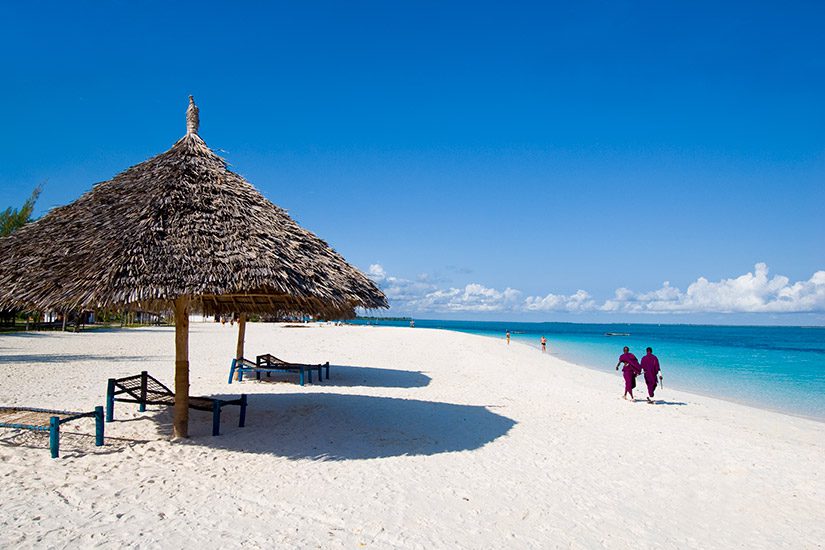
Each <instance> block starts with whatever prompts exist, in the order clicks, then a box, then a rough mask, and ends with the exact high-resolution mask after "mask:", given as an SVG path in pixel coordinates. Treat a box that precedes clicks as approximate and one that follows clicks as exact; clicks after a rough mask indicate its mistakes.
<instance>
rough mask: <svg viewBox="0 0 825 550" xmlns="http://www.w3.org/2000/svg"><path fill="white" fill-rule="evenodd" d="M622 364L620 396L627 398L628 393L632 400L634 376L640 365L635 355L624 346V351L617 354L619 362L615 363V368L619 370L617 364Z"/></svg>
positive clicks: (634, 385) (637, 372)
mask: <svg viewBox="0 0 825 550" xmlns="http://www.w3.org/2000/svg"><path fill="white" fill-rule="evenodd" d="M622 364H623V365H624V366H623V367H622V375H623V376H624V395H623V396H622V398H623V399H627V396H628V395H630V399H632V400H633V401H635V400H636V398H635V397H633V388H635V387H636V377H637V376H638V375H639V373H640V372H642V367H641V365H639V360H638V359H636V356H635V355H633V354H632V353H630V348H629V347H627V346H625V347H624V353H622V354H621V355H620V356H619V362H618V363H616V370H619V365H622Z"/></svg>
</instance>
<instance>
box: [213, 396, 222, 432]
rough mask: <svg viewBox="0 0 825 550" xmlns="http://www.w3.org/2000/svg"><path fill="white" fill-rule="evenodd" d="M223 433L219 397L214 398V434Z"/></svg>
mask: <svg viewBox="0 0 825 550" xmlns="http://www.w3.org/2000/svg"><path fill="white" fill-rule="evenodd" d="M220 433H221V402H220V401H218V400H217V399H213V400H212V435H220Z"/></svg>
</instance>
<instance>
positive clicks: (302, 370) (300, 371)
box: [298, 367, 304, 386]
mask: <svg viewBox="0 0 825 550" xmlns="http://www.w3.org/2000/svg"><path fill="white" fill-rule="evenodd" d="M298 372H299V373H300V377H301V378H300V382H301V385H302V386H303V385H304V367H301V368H299V369H298Z"/></svg>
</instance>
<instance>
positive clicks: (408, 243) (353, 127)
mask: <svg viewBox="0 0 825 550" xmlns="http://www.w3.org/2000/svg"><path fill="white" fill-rule="evenodd" d="M719 4H721V3H716V2H684V3H670V2H604V3H601V2H593V3H589V2H575V3H574V2H564V3H558V4H553V3H548V2H542V3H535V4H531V3H520V4H515V5H513V4H508V5H506V6H505V5H504V4H501V3H483V2H473V3H444V2H432V3H425V2H375V3H366V2H353V3H329V4H326V3H315V2H301V3H298V2H296V3H292V4H285V3H284V4H275V3H255V2H246V3H243V4H242V5H241V4H230V3H209V2H200V3H191V4H188V5H187V4H185V3H182V2H181V3H161V2H111V3H108V4H107V5H101V3H92V2H78V3H72V4H71V6H69V5H68V3H45V2H38V3H17V4H3V5H2V6H0V46H1V47H2V49H3V52H4V55H3V56H2V58H0V71H2V75H3V79H2V81H3V83H4V85H3V86H0V120H2V126H1V127H2V131H0V208H5V207H6V206H11V205H19V204H20V203H22V201H23V200H24V199H25V197H26V196H27V195H28V193H29V192H30V190H31V188H32V187H33V186H34V185H35V184H37V183H40V182H43V181H46V187H45V190H44V192H43V195H42V198H41V200H40V202H39V204H38V207H39V208H38V212H37V214H43V213H44V212H45V211H47V210H48V209H49V208H51V207H54V206H58V205H61V204H65V203H67V202H70V201H72V200H74V199H76V198H77V197H78V196H80V194H82V193H83V192H85V191H87V190H88V189H89V188H90V187H91V185H92V184H93V183H95V182H98V181H102V180H106V179H109V178H111V177H112V176H113V175H115V174H116V173H118V172H119V171H121V170H123V169H124V168H126V167H128V166H130V165H132V164H135V163H137V162H140V161H142V160H145V159H146V158H148V157H150V156H152V155H155V154H157V153H160V152H162V151H164V150H166V149H167V148H168V147H169V146H171V144H172V143H174V141H175V140H176V139H178V138H179V137H180V136H181V135H182V134H183V133H184V129H185V127H184V117H183V113H184V111H185V108H186V102H187V99H186V98H187V95H188V94H190V93H192V94H194V95H195V98H196V100H197V102H198V104H199V106H200V108H201V135H202V136H203V137H204V139H205V140H206V142H207V143H208V144H209V145H210V146H211V147H212V148H213V149H215V150H216V151H218V152H219V153H220V154H221V155H223V156H224V157H225V158H226V159H227V160H228V161H229V162H230V163H231V165H232V167H233V169H234V170H235V171H237V172H239V173H240V174H242V175H243V176H245V177H246V178H247V179H248V180H250V181H251V182H252V183H253V184H254V185H255V186H256V187H257V188H258V189H260V190H261V191H262V192H263V194H264V195H266V196H267V197H268V198H269V199H270V200H272V201H273V202H275V203H276V204H278V205H280V206H282V207H284V208H286V209H287V210H289V212H290V213H291V214H292V215H293V216H294V217H295V218H296V219H297V220H298V221H299V223H301V224H302V225H304V226H305V227H307V228H309V229H310V230H312V231H314V232H315V233H317V234H318V235H320V236H321V237H322V238H324V239H326V240H327V241H328V242H330V244H332V245H333V246H334V247H335V248H336V249H338V250H339V251H340V252H341V253H342V254H343V255H344V256H345V257H346V258H347V259H348V260H350V261H351V262H352V263H353V264H355V265H357V266H359V267H360V268H361V269H363V270H364V271H365V272H370V273H371V274H372V276H373V277H374V278H376V280H378V281H379V282H380V284H381V285H382V286H383V287H384V288H385V289H386V290H387V293H388V294H389V295H390V298H391V301H392V304H393V309H392V310H391V311H392V313H397V314H412V315H415V316H419V317H442V318H445V317H448V318H483V319H514V320H515V319H524V320H562V321H591V320H607V321H610V320H613V321H617V322H624V321H633V322H722V323H728V322H731V323H734V322H747V323H768V324H785V323H803V324H808V323H812V324H823V323H825V273H823V270H825V244H823V243H825V206H824V205H825V185H824V183H825V102H824V101H823V97H825V38H824V36H825V33H823V32H822V28H825V4H822V3H819V2H797V3H778V2H777V3H761V2H745V3H735V2H727V3H724V5H719ZM757 264H758V265H757ZM748 274H750V276H748ZM777 275H778V276H780V278H779V279H776V278H775V276H777ZM782 277H784V278H782ZM666 281H667V282H668V284H667V285H665V282H666ZM703 281H705V282H706V283H705V282H703ZM582 293H584V294H582Z"/></svg>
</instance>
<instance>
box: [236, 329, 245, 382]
mask: <svg viewBox="0 0 825 550" xmlns="http://www.w3.org/2000/svg"><path fill="white" fill-rule="evenodd" d="M245 337H246V313H241V314H239V315H238V347H237V349H236V350H235V359H237V360H238V362H239V363H240V360H241V359H243V344H244V338H245ZM240 374H241V373H240V372H238V375H237V376H238V378H237V379H238V380H240V379H241V377H240Z"/></svg>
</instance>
